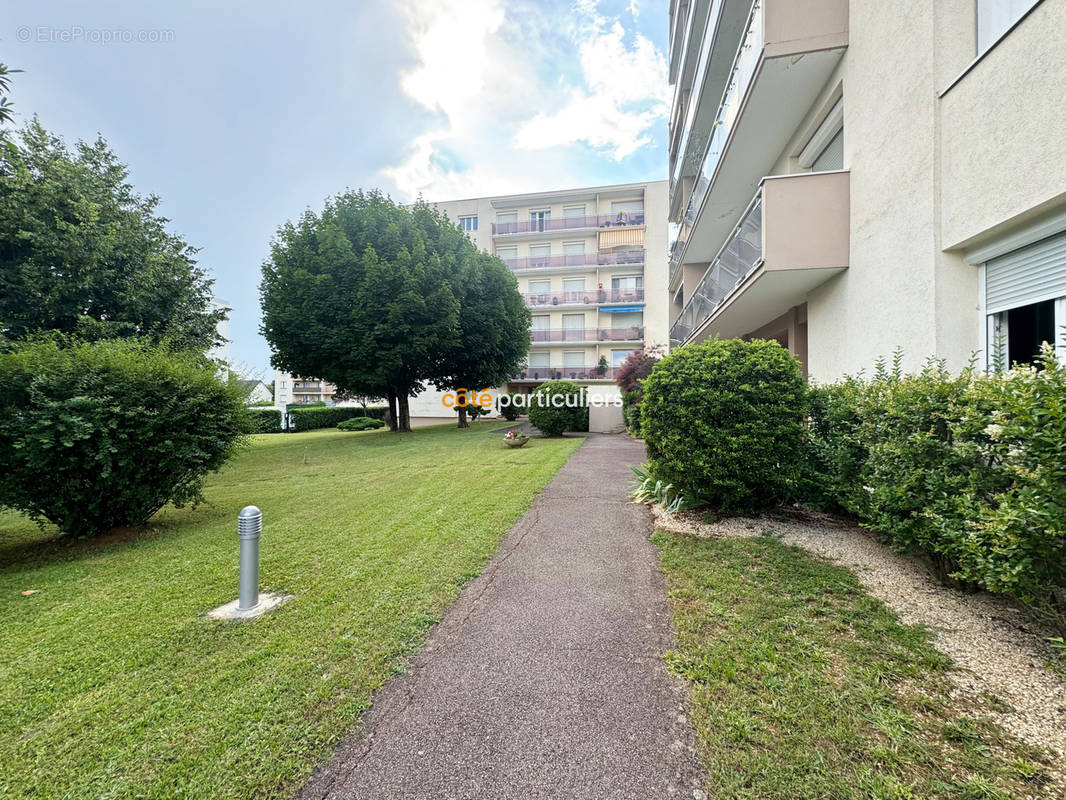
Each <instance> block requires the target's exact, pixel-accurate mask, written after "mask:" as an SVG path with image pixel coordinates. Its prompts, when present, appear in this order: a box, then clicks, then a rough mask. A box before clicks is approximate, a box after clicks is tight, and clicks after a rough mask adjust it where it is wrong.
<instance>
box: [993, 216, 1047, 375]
mask: <svg viewBox="0 0 1066 800" xmlns="http://www.w3.org/2000/svg"><path fill="white" fill-rule="evenodd" d="M985 313H986V314H987V315H988V316H987V328H986V330H987V337H988V341H987V345H986V348H987V349H986V352H987V353H988V364H989V365H990V366H991V365H994V364H995V363H996V360H997V358H998V359H999V360H1000V363H999V366H1001V367H1008V366H1010V365H1011V364H1013V363H1014V362H1016V361H1017V362H1020V363H1023V364H1031V363H1033V362H1034V361H1035V359H1036V356H1037V354H1038V353H1039V352H1040V346H1041V344H1042V343H1043V342H1048V343H1049V344H1055V345H1057V346H1058V347H1059V352H1060V354H1061V353H1063V352H1064V350H1063V345H1064V342H1063V341H1062V326H1063V325H1066V233H1060V234H1056V235H1054V236H1049V237H1047V238H1046V239H1041V240H1040V241H1037V242H1034V243H1033V244H1030V245H1026V246H1025V247H1021V248H1019V249H1017V250H1014V251H1012V252H1009V253H1006V254H1004V255H1001V256H997V257H995V258H992V259H990V260H989V261H987V262H986V263H985Z"/></svg>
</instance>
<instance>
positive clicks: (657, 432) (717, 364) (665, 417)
mask: <svg viewBox="0 0 1066 800" xmlns="http://www.w3.org/2000/svg"><path fill="white" fill-rule="evenodd" d="M643 388H644V400H643V407H642V409H641V416H642V423H641V424H642V431H643V434H644V443H645V446H646V448H647V451H648V465H649V469H650V470H651V473H652V474H653V475H654V476H655V478H656V479H657V480H661V481H663V483H664V484H670V485H672V486H673V487H675V488H676V490H677V491H680V492H682V493H683V494H685V495H686V496H690V497H691V496H698V497H700V498H702V499H703V500H705V501H706V502H707V503H709V504H710V505H713V506H714V507H716V508H717V509H718V510H719V511H721V512H724V513H735V512H745V511H756V510H758V509H760V508H765V507H767V506H770V505H772V504H774V503H776V502H778V501H780V500H781V499H783V498H785V497H786V496H788V495H789V494H790V493H791V492H792V491H794V488H795V486H796V483H797V480H798V478H799V467H800V460H801V454H802V447H803V419H804V402H805V397H804V395H805V388H804V383H803V378H802V377H801V376H800V373H799V367H798V365H797V363H796V359H795V358H794V357H793V356H792V355H790V354H789V353H788V351H787V350H785V349H784V348H783V347H781V345H779V344H778V343H777V342H770V341H761V340H756V341H752V342H744V341H740V340H739V339H730V340H724V341H720V340H712V341H709V342H704V343H702V344H696V345H688V346H687V347H683V348H681V349H680V350H678V351H677V352H675V353H673V354H672V355H670V356H667V357H666V358H664V359H663V360H661V361H660V362H659V363H658V364H656V365H655V368H654V369H653V370H652V373H651V375H650V376H649V377H648V378H646V379H645V380H644V384H643Z"/></svg>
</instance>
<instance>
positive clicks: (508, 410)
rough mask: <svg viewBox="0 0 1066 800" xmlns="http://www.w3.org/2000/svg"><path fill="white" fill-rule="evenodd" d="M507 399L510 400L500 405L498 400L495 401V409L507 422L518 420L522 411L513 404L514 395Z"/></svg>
mask: <svg viewBox="0 0 1066 800" xmlns="http://www.w3.org/2000/svg"><path fill="white" fill-rule="evenodd" d="M507 397H508V398H509V399H510V402H509V403H501V402H500V401H499V399H497V400H496V408H497V409H499V412H500V415H501V416H502V417H503V418H504V419H505V420H507V421H508V422H514V421H515V420H516V419H518V417H519V415H520V414H521V413H522V409H521V408H520V407H519V406H518V405H516V404H515V398H516V397H518V395H516V394H509V395H507Z"/></svg>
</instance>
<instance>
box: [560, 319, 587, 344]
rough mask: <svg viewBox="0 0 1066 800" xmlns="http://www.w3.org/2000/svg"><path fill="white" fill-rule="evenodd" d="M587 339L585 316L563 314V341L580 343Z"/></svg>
mask: <svg viewBox="0 0 1066 800" xmlns="http://www.w3.org/2000/svg"><path fill="white" fill-rule="evenodd" d="M584 339H585V315H584V314H563V341H564V342H580V341H584Z"/></svg>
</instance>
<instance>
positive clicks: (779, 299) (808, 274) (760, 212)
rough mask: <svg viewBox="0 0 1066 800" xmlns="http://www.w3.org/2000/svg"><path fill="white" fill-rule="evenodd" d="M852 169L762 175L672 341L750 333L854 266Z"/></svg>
mask: <svg viewBox="0 0 1066 800" xmlns="http://www.w3.org/2000/svg"><path fill="white" fill-rule="evenodd" d="M849 177H850V176H849V174H848V173H847V172H815V173H804V174H801V175H783V176H776V177H770V178H766V179H765V180H763V182H762V183H761V185H760V187H759V191H758V193H757V194H756V195H755V197H754V198H753V199H752V201H751V203H750V204H749V205H748V207H747V210H746V211H745V213H744V215H743V216H742V217H741V220H740V222H739V223H738V224H737V226H736V227H735V228H734V229H733V231H732V232H731V233H730V235H729V236H728V237H727V239H726V242H725V244H724V245H723V246H722V248H721V249H720V250H719V251H718V254H717V255H716V256H715V257H714V259H713V261H712V262H711V265H710V267H709V268H708V269H707V272H706V273H704V276H703V278H702V280H700V282H699V284H697V286H696V289H695V290H694V291H693V293H692V297H690V298H689V301H688V303H686V305H685V308H684V309H683V310H682V312H681V314H679V315H678V318H677V320H676V321H675V322H674V324H673V327H671V329H670V341H671V344H674V345H680V344H687V343H689V342H691V341H702V340H703V339H705V338H706V337H707V336H710V335H718V336H721V337H723V338H733V337H738V336H745V335H746V334H748V333H750V332H751V331H754V330H756V329H758V328H759V327H761V326H762V325H765V324H766V323H768V322H770V321H771V320H773V319H775V318H776V317H778V316H780V315H781V314H783V313H785V312H786V311H787V310H788V309H790V308H792V307H793V306H797V305H800V304H802V303H804V302H806V299H807V295H808V293H809V292H810V291H811V290H812V289H814V288H815V287H817V286H818V285H819V284H822V283H824V282H825V281H827V280H829V279H830V278H831V277H833V276H834V275H836V274H838V273H839V272H842V271H843V270H845V269H847V267H848V255H849V248H850V228H849V217H850V179H849Z"/></svg>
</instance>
